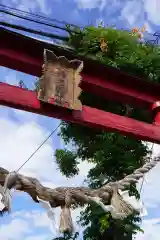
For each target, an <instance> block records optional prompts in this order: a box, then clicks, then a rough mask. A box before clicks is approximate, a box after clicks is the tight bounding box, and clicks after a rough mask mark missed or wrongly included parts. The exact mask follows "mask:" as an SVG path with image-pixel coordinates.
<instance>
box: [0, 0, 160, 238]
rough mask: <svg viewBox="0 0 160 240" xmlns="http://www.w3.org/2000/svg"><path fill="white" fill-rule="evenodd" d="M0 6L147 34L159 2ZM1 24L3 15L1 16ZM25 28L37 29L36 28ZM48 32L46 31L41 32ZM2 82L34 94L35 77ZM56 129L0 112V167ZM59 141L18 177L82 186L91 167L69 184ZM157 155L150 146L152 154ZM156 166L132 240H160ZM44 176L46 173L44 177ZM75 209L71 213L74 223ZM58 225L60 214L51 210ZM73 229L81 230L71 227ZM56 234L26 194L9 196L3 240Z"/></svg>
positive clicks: (38, 119)
mask: <svg viewBox="0 0 160 240" xmlns="http://www.w3.org/2000/svg"><path fill="white" fill-rule="evenodd" d="M1 2H2V4H5V5H7V6H10V7H15V8H17V9H21V10H25V11H28V12H32V13H38V14H41V15H45V16H48V17H52V18H55V19H57V20H61V21H67V22H70V23H73V24H76V25H79V26H85V25H90V24H93V25H96V24H98V23H99V22H101V21H103V22H104V24H105V25H107V24H109V25H112V24H116V26H117V27H118V28H128V29H130V28H132V27H135V26H138V27H142V26H143V25H144V24H145V25H146V26H147V30H148V32H152V33H153V32H155V31H157V30H160V15H159V12H160V1H159V0H152V1H151V0H143V1H141V0H134V1H132V0H130V1H129V0H112V1H111V0H94V1H93V0H63V1H62V0H34V1H33V0H28V1H26V0H1ZM0 17H1V19H3V20H4V15H3V16H2V15H0ZM5 18H6V21H12V22H13V23H19V24H24V22H23V21H22V20H17V19H14V18H9V17H8V16H6V17H5ZM30 26H32V27H34V28H38V29H39V26H38V25H33V24H31V25H30ZM43 30H47V27H45V28H44V27H43ZM0 74H1V80H3V81H5V82H8V83H10V84H13V85H17V84H18V82H19V80H23V81H24V82H25V85H26V86H27V87H28V88H31V89H33V87H34V82H35V80H36V78H35V77H33V76H29V75H26V74H23V73H20V72H16V71H13V70H10V69H7V68H4V67H1V68H0ZM58 124H59V121H58V120H56V119H51V118H47V117H43V116H38V115H34V114H31V113H27V112H22V111H18V110H15V109H9V108H5V107H0V152H1V155H0V165H1V166H2V167H5V168H7V169H9V170H14V169H16V168H18V167H19V166H20V165H21V163H23V162H24V161H25V160H26V159H27V157H28V156H29V155H30V154H31V153H32V152H33V151H34V150H35V148H37V146H38V145H39V144H40V143H41V142H42V141H43V140H44V138H45V137H46V136H47V135H48V134H49V133H50V132H51V131H52V130H53V129H54V128H55V127H56V126H57V125H58ZM63 146H64V144H63V142H62V140H61V139H60V138H59V137H57V136H56V135H54V136H53V137H52V139H50V140H49V141H48V142H47V143H46V144H45V145H44V146H43V148H42V149H41V150H40V151H39V152H38V153H37V154H36V155H35V156H34V157H33V158H32V160H31V161H30V162H29V163H27V164H26V166H25V167H24V168H23V169H22V170H21V173H23V174H25V175H28V176H34V177H37V178H38V179H39V180H40V181H41V182H42V183H43V184H44V185H46V186H50V187H55V186H64V185H65V186H79V185H82V184H83V181H84V179H85V176H86V174H87V171H88V169H89V168H90V166H89V165H88V164H87V163H85V162H84V163H83V164H80V165H79V168H80V173H79V175H78V176H77V177H76V178H74V179H66V178H65V177H63V176H61V174H60V172H59V170H58V168H57V165H56V164H55V161H54V151H55V149H56V148H61V147H63ZM159 152H160V150H159V147H158V146H157V145H156V146H155V147H154V154H158V153H159ZM159 171H160V165H157V167H155V168H154V169H153V170H152V171H151V172H150V173H149V174H148V175H147V176H146V178H145V182H144V187H143V190H142V199H143V200H144V202H145V204H146V207H147V209H148V216H147V217H146V218H145V219H144V220H143V222H142V228H143V229H144V231H145V233H144V234H143V235H142V234H140V235H137V237H136V239H137V240H141V239H142V240H148V239H149V240H159V232H160V211H159V209H160V191H158V189H159V184H158V183H159V182H158V180H159V179H158V178H159V177H158V176H159V174H158V173H159ZM46 173H47V174H46ZM78 213H79V209H78V210H76V211H75V212H73V218H74V220H76V216H77V215H78ZM56 221H57V224H58V221H59V210H58V209H57V210H56ZM75 227H76V229H78V230H79V229H80V228H79V226H77V225H76V224H75ZM55 235H56V232H55V230H54V228H53V226H52V224H51V222H50V221H49V220H48V218H47V216H46V214H45V212H44V211H43V209H41V208H40V206H39V205H37V204H35V203H34V202H33V201H32V200H31V199H30V198H29V197H28V196H27V195H26V194H23V193H19V192H14V193H13V208H12V213H11V214H10V215H8V216H6V217H5V218H3V219H2V218H1V219H0V238H1V239H3V240H20V239H24V240H50V239H52V238H53V237H54V236H55Z"/></svg>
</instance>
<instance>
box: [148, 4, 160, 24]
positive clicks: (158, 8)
mask: <svg viewBox="0 0 160 240" xmlns="http://www.w3.org/2000/svg"><path fill="white" fill-rule="evenodd" d="M144 8H145V11H146V12H147V15H148V20H149V21H151V22H152V23H153V24H156V25H160V14H159V13H160V1H159V0H152V1H150V0H145V1H144Z"/></svg>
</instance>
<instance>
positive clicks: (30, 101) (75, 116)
mask: <svg viewBox="0 0 160 240" xmlns="http://www.w3.org/2000/svg"><path fill="white" fill-rule="evenodd" d="M0 32H1V38H0V64H1V66H5V67H9V68H12V69H14V70H17V71H21V72H24V73H27V74H31V75H34V76H40V75H41V71H42V64H43V51H44V48H45V49H49V50H52V51H54V53H55V54H56V55H58V56H62V55H63V56H66V57H67V58H68V59H74V58H75V57H76V56H74V55H73V53H72V51H69V50H67V49H62V48H59V47H57V46H55V45H52V44H48V43H45V42H42V41H38V40H36V39H33V38H30V37H26V36H23V35H21V34H18V33H15V32H12V31H10V30H7V29H5V28H3V27H0ZM81 60H83V61H84V70H83V72H82V74H81V75H82V78H83V79H82V81H81V83H80V87H81V88H82V90H83V91H86V92H91V93H93V94H95V95H97V96H101V97H103V98H105V99H109V100H113V101H119V102H122V103H128V104H133V105H136V106H138V107H141V108H143V107H144V108H148V109H150V110H151V111H152V110H153V109H154V116H155V119H154V124H147V123H144V122H140V121H137V120H134V119H131V118H128V117H124V116H119V115H117V114H113V113H110V112H105V111H102V110H99V109H95V108H91V107H88V106H83V110H82V111H78V110H72V111H68V109H66V108H62V107H58V106H54V105H51V104H46V103H42V102H41V101H39V100H38V99H37V94H36V93H35V92H33V91H29V90H26V89H22V88H19V87H15V86H11V85H8V84H5V83H0V104H1V105H5V106H8V107H13V108H16V109H21V110H25V111H28V112H33V113H38V114H41V115H45V116H49V117H54V118H58V119H63V120H65V121H70V122H74V123H78V124H82V125H85V126H89V127H94V128H101V129H104V130H106V131H114V132H115V131H119V132H121V133H122V134H125V135H131V136H134V137H136V138H138V139H141V140H146V141H151V142H155V143H160V127H159V126H158V123H159V122H160V115H159V113H158V108H159V106H158V101H159V100H160V94H159V93H160V85H159V84H154V83H150V82H146V81H144V80H141V79H139V78H137V77H134V76H131V75H128V74H126V73H124V72H122V71H120V70H118V69H115V68H111V67H106V66H103V65H101V64H98V63H97V62H95V61H93V60H87V59H82V58H81Z"/></svg>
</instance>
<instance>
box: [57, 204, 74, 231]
mask: <svg viewBox="0 0 160 240" xmlns="http://www.w3.org/2000/svg"><path fill="white" fill-rule="evenodd" d="M61 210H62V211H61V215H60V226H59V231H60V233H66V232H68V233H71V232H72V231H73V222H72V216H71V211H70V208H68V207H66V206H64V207H61Z"/></svg>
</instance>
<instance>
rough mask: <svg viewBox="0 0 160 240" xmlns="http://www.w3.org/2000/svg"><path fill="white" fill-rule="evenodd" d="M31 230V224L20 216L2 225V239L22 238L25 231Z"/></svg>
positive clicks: (18, 239) (0, 237) (0, 234)
mask: <svg viewBox="0 0 160 240" xmlns="http://www.w3.org/2000/svg"><path fill="white" fill-rule="evenodd" d="M30 232H31V229H30V228H29V224H28V223H27V222H26V221H25V220H22V219H19V218H16V219H13V220H11V222H10V224H1V225H0V239H3V240H20V239H23V236H24V234H25V233H30Z"/></svg>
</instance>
